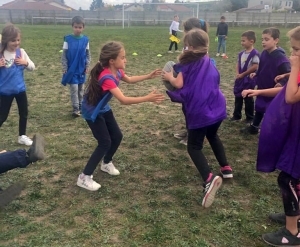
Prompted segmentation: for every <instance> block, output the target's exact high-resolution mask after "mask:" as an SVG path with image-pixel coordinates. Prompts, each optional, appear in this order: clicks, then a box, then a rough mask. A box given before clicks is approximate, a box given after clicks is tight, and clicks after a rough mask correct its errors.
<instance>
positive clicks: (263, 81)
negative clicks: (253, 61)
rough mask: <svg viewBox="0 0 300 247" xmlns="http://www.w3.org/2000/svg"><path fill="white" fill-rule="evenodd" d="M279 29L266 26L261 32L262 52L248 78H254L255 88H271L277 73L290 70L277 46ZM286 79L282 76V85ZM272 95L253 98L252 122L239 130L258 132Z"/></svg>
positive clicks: (287, 62) (288, 63) (282, 52)
mask: <svg viewBox="0 0 300 247" xmlns="http://www.w3.org/2000/svg"><path fill="white" fill-rule="evenodd" d="M279 34H280V32H279V30H278V29H277V28H273V27H271V28H267V29H265V30H264V31H263V33H262V46H263V49H264V50H263V52H262V53H261V56H260V62H259V68H258V71H257V72H256V73H252V74H250V78H254V77H255V76H257V78H256V84H257V89H267V88H273V87H274V86H275V83H274V79H275V77H276V76H277V75H281V74H286V73H289V72H290V70H291V69H290V62H289V60H288V58H287V57H286V56H285V53H284V50H283V49H281V48H278V47H277V44H278V42H279ZM286 81H287V78H284V79H282V80H281V81H280V84H281V85H282V86H283V85H284V84H285V83H286ZM272 99H273V97H266V96H262V95H258V96H257V98H256V100H255V115H254V118H253V122H252V123H251V124H250V125H249V126H248V127H247V128H244V129H242V130H241V132H242V133H250V134H258V128H259V125H260V122H261V120H262V119H263V117H264V114H265V111H266V109H267V108H268V106H269V104H270V102H271V101H272Z"/></svg>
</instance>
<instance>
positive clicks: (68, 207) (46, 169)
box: [0, 25, 289, 247]
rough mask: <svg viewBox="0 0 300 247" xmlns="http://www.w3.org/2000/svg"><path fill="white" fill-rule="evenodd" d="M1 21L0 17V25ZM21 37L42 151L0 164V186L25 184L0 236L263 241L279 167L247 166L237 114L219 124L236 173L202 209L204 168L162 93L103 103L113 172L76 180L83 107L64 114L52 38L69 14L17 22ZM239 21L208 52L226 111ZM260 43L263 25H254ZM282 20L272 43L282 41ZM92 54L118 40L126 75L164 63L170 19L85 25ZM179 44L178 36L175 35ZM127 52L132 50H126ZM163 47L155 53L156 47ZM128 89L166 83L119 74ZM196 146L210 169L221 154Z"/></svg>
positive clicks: (28, 242) (177, 242) (114, 242)
mask: <svg viewBox="0 0 300 247" xmlns="http://www.w3.org/2000/svg"><path fill="white" fill-rule="evenodd" d="M2 27H3V25H2V26H0V28H2ZM19 27H20V29H21V30H22V39H23V40H22V45H21V47H23V48H25V50H26V51H27V53H28V54H29V56H30V58H31V59H32V60H33V62H34V63H35V65H36V67H37V69H36V71H34V72H32V73H30V72H27V73H26V72H25V73H26V75H25V78H26V83H27V93H28V100H29V111H30V113H29V119H28V129H27V134H28V136H30V137H32V136H33V135H34V133H37V132H39V133H41V134H42V135H44V136H45V139H46V141H47V146H46V153H47V159H46V160H44V161H42V162H38V163H36V164H33V165H31V166H29V167H28V168H27V169H15V170H12V171H10V172H8V173H6V174H2V175H0V187H2V188H6V187H8V186H9V185H10V184H12V183H14V182H17V181H25V182H26V184H27V186H26V188H25V189H24V191H23V192H22V194H21V196H20V197H19V198H18V199H17V200H15V201H13V202H12V203H11V204H10V205H8V206H7V207H6V208H4V209H2V210H1V211H0V246H9V247H19V246H24V247H25V246H30V247H32V246H37V247H42V246H53V247H54V246H55V247H60V246H64V247H67V246H68V247H77V246H78V247H80V246H86V247H90V246H97V247H99V246H101V247H104V246H118V247H127V246H128V247H134V246H149V247H150V246H151V247H163V246H170V247H179V246H180V247H184V246H189V247H194V246H198V247H208V246H211V247H253V246H266V245H265V244H264V243H263V242H262V240H261V235H262V234H263V233H266V232H271V231H274V230H276V229H277V228H279V227H280V226H279V225H276V224H274V223H272V222H270V221H269V220H268V214H269V213H271V212H281V211H283V208H282V203H281V198H280V193H279V189H278V187H277V181H276V178H277V173H273V174H262V173H258V172H256V170H255V161H256V152H257V140H258V138H257V136H243V135H240V133H239V129H240V128H242V127H244V124H243V123H242V122H240V123H231V122H229V121H228V120H225V121H224V122H223V124H222V126H221V128H220V131H219V135H220V137H221V139H222V140H223V143H224V146H225V149H226V152H227V156H228V160H229V162H230V165H231V166H232V168H233V169H234V178H233V179H232V180H230V181H224V183H223V186H222V188H221V189H220V191H219V192H218V194H217V197H216V200H215V202H214V204H213V205H212V206H211V207H210V208H209V209H203V208H202V206H201V199H202V180H201V178H200V175H199V173H198V171H197V170H196V168H195V166H194V165H193V163H192V161H191V160H190V158H189V156H188V154H187V151H186V147H185V146H183V145H182V144H179V143H178V140H177V139H175V138H174V137H173V133H175V132H177V131H179V130H184V126H185V124H184V118H183V115H182V112H181V106H180V105H179V104H174V103H172V102H170V100H169V99H168V97H166V100H165V101H164V102H163V103H162V104H160V105H156V104H152V103H143V104H139V105H131V106H123V105H121V104H119V102H117V100H115V99H113V100H112V101H111V106H112V108H113V111H114V114H115V116H116V119H117V121H118V123H119V125H120V127H121V129H122V132H123V134H124V139H123V141H122V143H121V146H120V148H119V150H118V151H117V153H116V155H115V157H114V164H115V165H116V167H117V168H118V169H119V170H120V172H121V175H120V176H117V177H112V176H110V175H108V174H104V173H103V172H101V171H100V169H97V170H96V172H95V173H94V179H95V180H96V181H97V182H100V183H101V185H102V187H101V189H100V190H99V191H97V192H89V191H87V190H84V189H81V188H79V187H77V186H76V181H77V176H78V174H79V173H81V171H82V169H83V168H84V166H85V164H86V162H87V160H88V158H89V156H90V154H91V153H92V152H93V150H94V148H95V147H96V141H95V140H94V138H93V136H92V134H91V131H90V130H89V128H88V126H87V124H86V123H85V121H84V120H83V119H82V118H77V119H73V118H72V117H71V110H72V109H71V103H70V97H69V88H68V87H63V86H62V85H61V84H60V80H61V76H62V69H61V64H60V56H61V53H59V50H61V47H62V43H63V36H64V35H66V34H68V33H70V32H71V27H69V26H23V25H19ZM247 29H248V28H247V27H243V28H230V29H229V37H228V41H227V50H228V52H227V55H228V57H229V58H228V59H227V60H225V59H222V58H220V57H218V58H216V62H217V67H218V69H219V71H220V74H221V88H222V91H223V93H224V94H225V96H226V99H227V112H228V116H231V115H232V112H233V101H234V98H233V93H232V88H233V83H234V76H235V65H236V61H237V54H238V52H239V51H240V50H241V46H240V42H239V40H240V35H241V33H242V32H243V31H245V30H247ZM254 30H255V31H256V33H257V38H258V41H257V43H256V48H257V49H258V50H260V51H261V42H260V39H261V32H262V30H263V29H262V28H261V29H258V28H255V29H254ZM215 31H216V29H215V28H211V30H210V37H211V42H210V43H211V44H210V54H211V56H212V57H214V55H215V53H216V46H217V44H216V43H215V42H214V34H215ZM287 31H288V30H287V29H283V28H282V29H281V33H282V39H281V41H280V46H282V47H283V48H284V49H286V50H287V51H288V49H289V48H288V43H287V38H286V37H285V34H286V32H287ZM84 33H85V34H86V35H87V36H89V38H90V49H91V52H92V65H94V64H95V63H96V61H97V60H98V56H99V50H100V46H101V44H103V43H105V42H106V41H111V40H117V41H122V42H123V43H124V45H125V49H126V52H127V67H126V73H127V74H128V75H139V74H145V73H148V72H150V71H151V70H153V69H155V68H162V67H163V65H164V64H165V63H166V62H167V61H169V60H175V59H176V55H177V54H167V49H168V46H169V40H168V27H156V28H154V27H146V28H145V27H135V28H133V27H132V28H130V29H124V30H123V29H121V28H120V27H107V28H105V27H96V26H92V27H91V26H87V27H86V29H85V30H84ZM180 48H182V46H181V45H180ZM133 52H136V53H138V56H132V55H131V54H132V53H133ZM157 54H162V55H163V56H162V57H157ZM120 88H121V90H122V91H123V92H124V94H125V95H127V96H137V95H145V94H147V93H148V92H150V91H152V90H153V89H156V88H157V89H159V90H160V91H161V92H164V91H165V89H164V86H163V85H162V84H161V82H160V80H159V79H154V80H149V81H145V82H141V83H138V84H135V85H128V84H126V83H124V84H121V86H120ZM17 136H18V114H17V107H16V104H14V105H13V107H12V109H11V113H10V115H9V117H8V120H7V121H6V122H5V123H4V124H3V126H2V127H1V128H0V148H5V149H8V150H14V149H17V148H23V146H20V145H18V144H17V143H16V142H17ZM204 152H205V155H206V156H207V158H208V160H209V163H210V165H211V167H212V169H213V171H214V172H215V173H218V172H219V167H218V164H217V162H216V160H215V158H214V155H213V153H212V151H211V149H210V147H209V145H207V144H205V146H204Z"/></svg>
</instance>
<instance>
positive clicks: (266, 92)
mask: <svg viewBox="0 0 300 247" xmlns="http://www.w3.org/2000/svg"><path fill="white" fill-rule="evenodd" d="M281 89H282V87H274V88H267V89H258V90H254V89H247V90H243V92H242V96H243V98H246V97H254V96H258V95H260V96H266V97H275V96H276V95H277V94H278V93H279V92H280V90H281Z"/></svg>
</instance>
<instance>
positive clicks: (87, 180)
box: [77, 173, 101, 191]
mask: <svg viewBox="0 0 300 247" xmlns="http://www.w3.org/2000/svg"><path fill="white" fill-rule="evenodd" d="M77 185H78V186H79V187H81V188H84V189H87V190H90V191H96V190H98V189H100V188H101V185H100V184H98V183H96V182H95V181H94V180H93V175H90V176H89V175H84V174H83V173H81V174H80V175H79V176H78V179H77Z"/></svg>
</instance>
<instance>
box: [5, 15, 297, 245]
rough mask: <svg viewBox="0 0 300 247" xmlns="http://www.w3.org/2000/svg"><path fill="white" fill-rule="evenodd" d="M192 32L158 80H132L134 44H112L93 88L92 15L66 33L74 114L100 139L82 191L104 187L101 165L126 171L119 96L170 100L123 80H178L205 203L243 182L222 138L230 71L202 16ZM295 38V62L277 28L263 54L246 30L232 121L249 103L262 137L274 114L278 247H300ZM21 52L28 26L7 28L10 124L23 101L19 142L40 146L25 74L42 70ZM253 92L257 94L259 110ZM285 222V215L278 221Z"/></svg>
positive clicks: (265, 144) (187, 29) (268, 151)
mask: <svg viewBox="0 0 300 247" xmlns="http://www.w3.org/2000/svg"><path fill="white" fill-rule="evenodd" d="M177 22H178V19H177ZM183 26H184V38H183V43H184V50H183V51H182V52H181V54H180V55H179V57H178V63H176V64H175V65H174V66H173V67H172V66H171V67H170V69H169V70H163V71H161V70H159V69H156V70H153V71H152V72H150V73H149V74H145V75H141V76H128V75H126V74H125V72H124V69H125V66H126V52H125V48H124V46H123V45H122V44H121V43H119V42H109V43H106V44H105V45H104V46H103V47H102V49H101V52H100V56H99V58H98V62H97V63H96V64H95V66H94V67H93V69H92V70H91V71H90V76H89V78H88V84H87V87H86V89H85V91H84V89H83V86H82V84H83V83H84V81H85V76H86V73H87V72H88V71H89V64H90V60H91V59H90V52H89V40H88V38H87V37H86V36H84V35H82V31H83V29H84V20H83V18H81V17H74V18H73V20H72V27H73V35H68V36H65V39H64V44H63V55H62V64H63V72H64V73H63V78H62V83H63V84H64V85H66V84H70V90H71V99H72V105H73V115H74V116H79V115H82V116H83V118H84V119H85V120H86V122H87V124H88V126H89V127H90V129H91V131H92V133H93V136H94V137H95V139H96V140H97V142H98V145H97V147H96V148H95V150H94V152H93V153H92V155H91V156H90V158H89V160H88V162H87V164H86V166H85V168H84V169H83V171H82V173H81V174H80V175H79V176H78V179H77V185H78V186H80V187H82V188H85V189H87V190H90V191H96V190H98V189H99V188H100V187H101V185H100V184H99V183H97V182H96V181H94V180H93V172H94V171H95V169H96V167H97V165H98V164H99V163H100V162H101V170H102V171H104V172H107V173H109V174H110V175H119V174H120V172H119V170H118V169H117V168H116V167H115V166H114V164H113V162H112V160H113V156H114V154H115V152H116V151H117V149H118V147H119V145H120V143H121V140H122V132H121V130H120V128H119V126H118V123H117V122H116V120H115V118H114V115H113V111H112V109H111V108H110V106H109V101H110V100H111V99H112V97H115V98H116V99H117V100H118V101H119V102H120V103H121V104H125V105H129V104H138V103H142V102H155V103H160V102H162V101H163V100H164V95H163V94H160V93H158V92H157V91H156V90H154V91H153V92H150V93H149V94H148V95H145V96H141V97H127V96H125V95H124V94H123V93H122V91H121V90H120V89H119V87H118V86H119V83H120V81H121V80H122V81H124V82H127V83H137V82H139V81H143V80H147V79H153V78H156V77H161V78H162V79H163V80H164V81H165V82H168V83H169V86H171V87H167V88H168V89H169V90H168V91H167V95H168V96H169V97H170V99H171V100H172V101H173V102H177V103H181V104H182V111H183V114H184V116H185V121H186V128H187V151H188V154H189V156H190V157H191V159H192V161H193V163H194V164H195V166H196V168H197V169H198V171H199V173H200V175H201V177H202V179H203V181H204V185H203V186H204V195H203V200H202V205H203V207H205V208H207V207H209V206H211V204H212V203H213V201H214V198H215V195H216V192H217V191H218V189H219V188H220V186H221V184H222V178H224V179H227V178H232V177H233V173H232V168H231V167H230V166H229V164H228V161H227V158H226V154H225V150H224V147H223V144H222V142H221V140H220V138H219V136H218V134H217V131H218V129H219V127H220V125H221V123H222V121H223V120H224V119H226V117H227V114H226V100H225V97H224V95H223V93H222V92H221V90H220V74H219V72H218V70H217V67H216V65H215V63H214V61H213V60H212V59H211V58H210V57H209V55H208V51H209V37H208V34H207V31H208V24H207V23H206V22H205V21H204V20H202V19H200V20H199V19H197V18H190V19H188V20H187V21H186V22H185V23H184V25H183ZM170 31H171V32H172V33H173V31H179V25H177V24H176V25H174V29H173V28H172V29H171V30H170ZM223 31H224V30H223ZM223 31H222V32H220V33H217V34H218V38H219V40H221V42H220V44H221V46H222V44H224V40H226V37H227V32H226V33H223ZM227 31H228V28H227ZM174 34H176V33H173V35H174ZM288 35H289V38H290V43H291V47H292V56H291V58H290V60H289V59H288V58H287V57H286V56H285V54H284V50H283V49H282V48H280V47H278V42H279V30H278V29H276V28H268V29H265V30H264V31H263V33H262V45H263V49H264V50H263V52H262V53H261V54H259V53H258V51H257V50H255V49H254V47H253V46H254V43H255V41H256V37H255V33H254V32H253V31H247V32H244V33H243V34H242V36H241V44H242V46H243V48H244V50H243V51H242V52H240V53H239V56H238V62H237V66H236V80H235V85H234V95H235V110H234V115H233V117H232V118H231V120H232V121H236V120H240V119H241V118H242V115H241V110H242V105H243V101H244V102H245V113H246V122H251V123H250V125H249V126H248V127H247V128H246V129H243V130H242V131H243V132H245V131H246V132H249V133H258V127H259V124H260V122H261V121H262V119H263V117H264V121H263V124H262V127H261V131H260V138H259V148H258V158H257V170H259V171H263V172H272V171H274V170H275V169H279V170H281V173H280V174H279V177H278V184H279V186H280V189H281V191H282V197H283V203H284V210H285V223H286V226H285V227H284V228H282V229H280V230H279V231H278V232H276V233H269V234H265V235H263V239H264V240H265V241H266V242H267V243H269V244H271V245H274V246H298V245H300V233H299V231H298V228H297V227H298V226H297V223H298V220H299V215H300V210H299V196H300V183H299V179H300V173H299V171H300V167H299V161H298V154H299V152H300V150H299V148H298V143H299V140H300V131H298V128H297V124H298V121H300V118H299V117H298V115H299V111H300V108H299V106H300V105H299V104H300V103H299V101H300V92H299V87H298V84H299V83H300V80H299V78H300V76H299V74H300V27H298V28H295V29H293V30H291V31H290V32H289V34H288ZM19 46H20V30H19V29H17V28H16V27H15V26H14V25H9V26H7V27H5V28H4V29H3V31H2V46H1V49H0V59H1V60H0V79H1V80H0V126H1V125H2V123H3V122H4V121H5V120H6V118H7V116H8V112H9V109H10V107H11V103H12V100H13V99H14V98H16V100H17V104H18V107H19V115H20V122H19V126H20V127H19V139H18V142H19V143H21V144H25V145H28V146H30V145H31V144H32V141H31V140H30V139H29V138H28V137H27V136H26V122H27V112H28V109H27V97H26V88H25V83H24V79H23V70H24V69H25V68H27V69H29V70H32V69H34V64H33V63H32V61H31V60H30V59H29V57H28V55H27V54H26V52H25V51H24V50H23V49H20V48H19ZM171 48H172V47H171ZM175 48H176V47H175ZM223 51H224V50H223ZM225 52H226V51H224V54H225ZM218 53H219V50H218ZM225 55H226V54H225ZM255 86H257V90H254V87H255ZM170 88H172V90H170ZM277 94H278V95H277ZM276 95H277V96H276ZM253 96H257V98H256V101H255V105H254V101H253ZM275 96H276V97H275ZM254 106H255V114H254ZM299 123H300V122H299ZM205 137H206V138H207V140H208V142H209V144H210V146H211V148H212V150H213V152H214V154H215V156H216V159H217V161H218V163H219V165H220V174H221V175H220V176H219V175H214V174H213V173H212V171H211V169H210V167H209V165H208V162H207V160H206V158H205V156H204V154H203V152H202V148H203V142H204V138H205ZM24 139H26V141H24ZM274 154H275V155H274ZM0 158H1V156H0ZM27 161H28V159H27ZM29 161H30V156H29ZM276 217H277V218H278V215H277V216H276ZM280 217H282V214H281V215H280ZM283 218H284V216H283ZM283 220H284V219H283Z"/></svg>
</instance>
